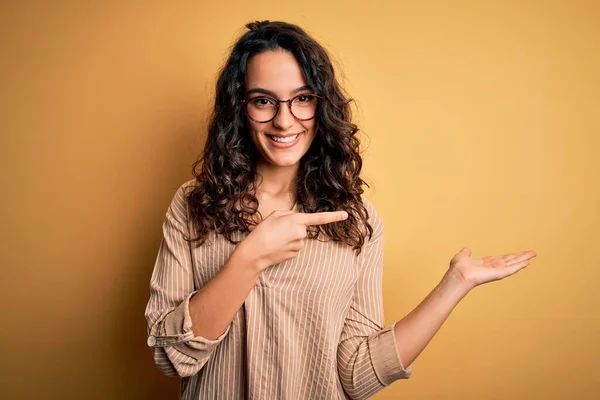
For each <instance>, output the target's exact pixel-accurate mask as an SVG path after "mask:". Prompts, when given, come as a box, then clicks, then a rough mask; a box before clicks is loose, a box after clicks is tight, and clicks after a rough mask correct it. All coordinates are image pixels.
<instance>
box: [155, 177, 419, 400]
mask: <svg viewBox="0 0 600 400" xmlns="http://www.w3.org/2000/svg"><path fill="white" fill-rule="evenodd" d="M191 184H192V181H190V182H188V183H187V184H184V185H183V186H182V187H181V188H180V189H179V190H178V191H177V193H176V195H175V197H174V199H173V201H172V203H171V205H170V207H169V208H168V210H167V213H166V217H165V220H164V225H163V234H164V237H163V241H162V244H161V246H160V249H159V252H158V257H157V260H156V264H155V267H154V272H153V274H152V278H151V282H150V300H149V302H148V305H147V308H146V314H145V315H146V319H147V321H148V345H149V346H151V347H152V349H153V351H154V360H155V362H156V365H157V366H158V368H159V369H160V370H161V371H162V372H164V373H165V374H166V375H169V376H180V377H182V381H181V399H186V400H192V399H194V400H199V399H219V400H229V399H236V400H237V399H289V400H293V399H294V400H295V399H303V400H304V399H365V398H368V397H369V396H371V395H373V394H374V393H375V392H377V391H379V390H380V389H382V388H383V387H385V386H387V385H389V384H390V383H392V382H393V381H395V380H397V379H400V378H408V377H409V376H410V368H407V369H405V368H404V367H403V366H402V364H401V362H400V360H399V358H398V353H397V350H396V343H395V340H394V332H393V328H392V327H388V328H385V327H384V318H383V307H382V292H381V280H382V262H383V225H382V222H381V219H380V218H379V216H378V215H377V213H376V211H375V209H374V208H373V206H372V205H371V203H369V202H368V201H367V200H364V202H365V205H366V207H367V210H368V211H369V215H370V223H371V225H372V226H373V228H374V234H373V237H372V239H371V240H370V241H367V242H366V243H365V246H364V248H363V251H362V252H361V254H360V255H359V256H356V254H355V253H354V251H353V250H352V249H351V248H349V247H348V246H344V245H340V244H338V243H334V242H323V241H317V240H311V239H306V245H305V247H304V248H303V249H302V250H301V251H300V253H299V254H298V256H297V257H296V258H294V259H291V260H288V261H285V262H283V263H281V264H277V265H275V266H272V267H270V268H268V269H267V270H265V271H264V272H263V273H262V274H261V275H260V277H259V278H258V280H257V281H256V285H255V286H254V288H253V289H252V291H251V292H250V294H249V295H248V297H247V299H246V301H245V302H244V305H243V306H242V308H241V309H240V310H239V312H238V313H237V314H236V316H235V318H234V320H233V322H232V323H231V325H230V326H229V327H228V328H227V330H226V331H225V332H223V334H222V335H221V336H220V337H219V338H217V339H216V340H207V339H204V338H202V337H194V335H193V333H192V329H191V327H192V322H191V317H190V313H189V299H190V297H191V296H192V295H193V294H194V293H195V291H197V290H198V289H200V288H202V287H203V286H204V285H206V283H207V282H208V281H209V280H210V279H211V278H212V277H213V276H214V275H215V274H216V273H217V272H218V271H219V269H220V268H221V267H222V266H223V265H224V264H225V262H226V260H227V258H228V257H229V255H230V254H231V253H232V252H233V250H234V248H235V245H233V244H231V243H229V242H228V241H227V240H226V239H224V238H223V237H222V236H220V235H215V234H213V235H212V236H211V237H210V239H209V241H208V242H207V243H205V244H204V245H202V246H190V244H189V243H188V242H186V241H185V240H184V237H188V236H189V233H190V228H191V223H190V221H189V218H188V216H189V214H188V208H187V203H186V200H185V188H186V187H187V186H189V185H191ZM238 238H239V239H242V238H243V236H242V234H240V235H239V236H238ZM223 295H224V296H227V293H223Z"/></svg>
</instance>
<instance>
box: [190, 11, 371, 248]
mask: <svg viewBox="0 0 600 400" xmlns="http://www.w3.org/2000/svg"><path fill="white" fill-rule="evenodd" d="M246 28H247V31H246V32H245V33H244V34H243V35H242V36H241V37H240V38H239V39H238V41H237V42H236V43H235V44H234V46H233V48H232V51H231V54H230V55H229V57H228V59H227V61H226V63H225V65H224V66H223V68H222V70H221V71H220V74H219V78H218V80H217V85H216V98H215V104H214V109H213V111H212V114H211V117H210V121H209V127H208V137H207V139H206V144H205V147H204V151H203V153H202V155H201V157H200V159H199V160H198V161H196V162H195V163H194V166H193V173H194V176H195V178H196V179H195V184H194V185H192V186H191V188H190V189H191V190H190V191H189V192H188V195H187V200H188V204H189V207H190V213H191V217H192V221H193V224H194V227H195V229H196V233H197V235H198V236H197V237H195V238H193V239H191V240H192V241H193V242H198V243H199V244H202V243H204V242H205V241H206V239H207V237H208V235H209V233H210V232H212V231H215V232H216V233H217V234H221V235H223V236H224V237H225V238H226V239H227V240H229V241H230V242H231V243H237V241H236V237H235V236H236V233H237V232H248V231H249V227H250V226H251V225H253V224H256V223H257V222H256V220H255V219H254V218H252V217H253V216H254V215H259V216H260V214H257V213H258V199H257V197H256V189H257V181H258V179H260V177H259V176H257V171H256V161H257V159H258V158H257V157H258V151H257V149H256V147H255V145H254V143H253V142H252V139H251V137H250V134H249V131H248V128H247V125H246V118H247V117H246V115H245V112H244V108H243V104H242V102H241V101H242V100H243V99H244V95H245V89H244V84H245V77H246V68H247V65H248V62H249V61H250V59H251V58H252V57H253V56H255V55H257V54H260V53H262V52H265V51H271V50H278V49H283V50H287V51H289V52H290V53H292V54H293V55H294V57H295V58H296V60H297V62H298V64H299V65H300V68H301V70H302V72H303V74H304V77H305V79H306V81H307V83H308V85H309V86H311V87H312V88H313V90H315V92H316V93H317V94H318V95H319V96H321V99H320V100H319V105H318V109H317V115H316V118H317V119H316V136H315V139H314V141H313V143H312V145H311V147H310V148H309V150H308V151H307V152H306V154H305V155H304V156H303V157H302V159H301V160H300V166H299V169H298V174H297V182H296V190H297V192H296V193H295V195H296V203H297V205H298V206H300V209H301V210H302V211H303V212H310V213H312V212H320V211H335V210H345V211H347V212H348V219H346V220H345V221H342V222H337V223H335V224H327V225H321V226H318V227H311V228H310V229H309V232H308V237H309V238H312V239H321V238H322V237H323V236H325V237H327V238H328V239H331V240H334V241H336V242H341V243H344V244H347V245H348V246H351V247H352V248H353V249H354V250H355V251H356V253H357V254H360V251H361V248H362V246H363V244H364V242H365V238H366V237H367V236H369V237H370V236H371V235H372V234H373V228H372V227H371V225H370V224H369V223H368V218H369V215H368V212H367V210H366V208H365V206H364V204H363V201H362V199H361V195H362V193H363V185H366V183H365V182H364V181H363V180H362V179H361V177H360V172H361V168H362V159H361V156H360V153H359V146H360V143H359V140H358V138H357V137H356V134H357V132H358V127H357V126H356V125H355V124H353V123H352V111H351V107H350V101H351V100H350V99H349V98H347V96H346V95H345V93H344V91H343V90H342V88H341V87H340V85H339V84H338V82H337V80H336V77H335V74H334V68H333V65H332V63H331V60H330V58H329V56H328V54H327V51H326V50H325V49H324V48H323V47H322V46H321V45H320V44H319V43H317V41H315V40H314V39H313V38H311V37H310V36H309V35H308V34H307V33H306V32H305V31H304V30H302V29H301V28H300V27H298V26H296V25H293V24H289V23H285V22H271V21H261V22H252V23H249V24H247V25H246ZM257 178H258V179H257ZM260 217H261V218H262V216H260Z"/></svg>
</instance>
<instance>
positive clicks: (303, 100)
mask: <svg viewBox="0 0 600 400" xmlns="http://www.w3.org/2000/svg"><path fill="white" fill-rule="evenodd" d="M320 98H321V96H317V95H316V94H300V95H298V96H296V97H293V98H291V99H289V100H277V99H274V98H273V97H269V96H257V97H253V98H251V99H247V100H242V103H243V104H244V106H245V107H244V108H245V109H246V114H247V115H248V117H249V118H250V119H251V120H252V121H254V122H259V123H265V122H270V121H272V120H274V119H275V117H276V116H277V114H278V113H279V104H280V103H287V105H288V109H289V110H290V113H291V114H292V115H293V116H294V118H296V119H297V120H298V121H309V120H311V119H313V118H314V117H315V115H316V113H317V103H318V99H320Z"/></svg>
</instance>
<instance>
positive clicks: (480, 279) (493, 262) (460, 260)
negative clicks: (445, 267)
mask: <svg viewBox="0 0 600 400" xmlns="http://www.w3.org/2000/svg"><path fill="white" fill-rule="evenodd" d="M536 255H537V254H536V253H535V251H531V250H529V251H521V252H519V253H512V254H506V255H503V256H488V257H483V258H471V250H469V248H468V247H465V248H464V249H462V250H461V251H460V252H458V254H456V255H455V256H454V258H452V260H451V261H450V269H449V271H448V273H449V274H451V275H453V276H454V277H456V278H458V279H459V281H461V282H462V283H463V284H464V285H466V286H467V288H468V289H471V288H474V287H475V286H478V285H481V284H484V283H488V282H492V281H497V280H500V279H503V278H506V277H507V276H510V275H513V274H515V273H517V272H518V271H520V270H521V269H523V268H525V267H526V266H527V265H529V262H530V260H531V259H532V258H533V257H535V256H536Z"/></svg>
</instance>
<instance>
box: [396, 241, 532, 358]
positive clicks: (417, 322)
mask: <svg viewBox="0 0 600 400" xmlns="http://www.w3.org/2000/svg"><path fill="white" fill-rule="evenodd" d="M535 256H536V254H535V252H533V251H524V252H520V253H514V254H507V255H504V256H498V257H484V258H482V259H473V258H471V252H470V250H469V249H468V248H464V249H462V250H461V251H460V252H459V253H458V254H457V255H456V256H455V257H454V258H453V259H452V261H451V262H450V269H449V270H448V272H446V274H445V275H444V277H443V278H442V280H441V281H440V283H439V284H438V285H437V286H436V287H435V288H434V289H433V290H432V291H431V293H429V295H428V296H427V297H426V298H425V299H424V300H423V301H422V302H421V303H420V304H419V305H418V306H417V307H416V308H415V309H414V310H413V311H411V312H410V313H409V314H408V315H407V316H406V317H404V318H402V319H401V320H400V321H398V322H396V324H395V325H394V335H395V340H396V348H397V350H398V356H399V358H400V359H401V360H402V362H403V363H404V365H411V364H412V363H413V361H414V360H415V359H416V358H417V357H418V356H419V354H420V353H421V352H422V351H423V349H425V347H426V346H427V344H428V343H429V342H430V341H431V339H432V338H433V337H434V336H435V334H436V333H437V331H438V330H439V329H440V328H441V326H442V324H443V323H444V321H445V320H446V318H448V316H449V315H450V312H452V310H453V309H454V307H455V306H456V305H457V304H458V302H459V301H460V300H461V299H462V298H463V297H465V296H466V295H467V293H469V291H470V290H471V289H473V288H474V287H475V286H478V285H481V284H484V283H487V282H492V281H496V280H500V279H503V278H505V277H507V276H510V275H512V274H514V273H516V272H518V271H519V270H521V269H523V268H525V267H526V266H527V265H528V264H529V262H530V260H531V259H532V258H533V257H535Z"/></svg>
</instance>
